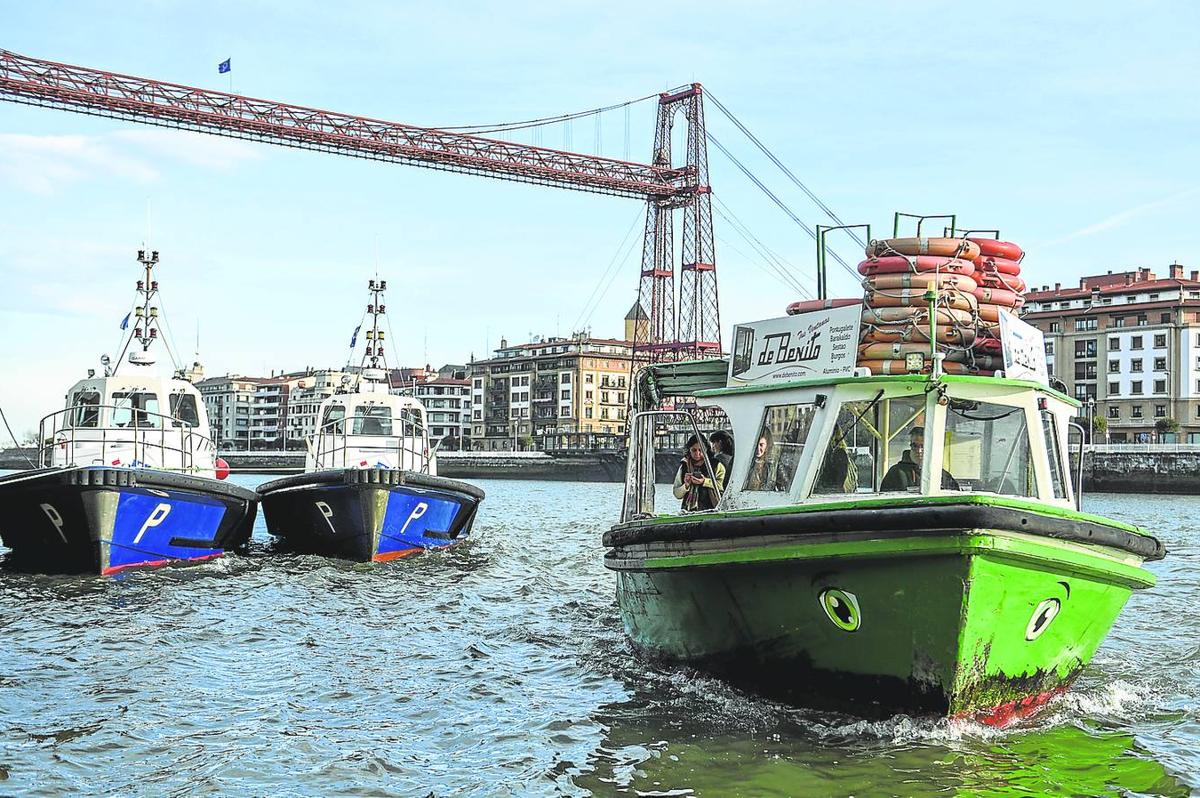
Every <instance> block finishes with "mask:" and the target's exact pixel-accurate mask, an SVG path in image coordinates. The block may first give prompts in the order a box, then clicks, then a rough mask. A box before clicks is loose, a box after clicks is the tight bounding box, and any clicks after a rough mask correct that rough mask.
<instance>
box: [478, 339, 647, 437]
mask: <svg viewBox="0 0 1200 798" xmlns="http://www.w3.org/2000/svg"><path fill="white" fill-rule="evenodd" d="M632 358H633V349H632V344H631V343H630V342H629V341H619V340H616V339H611V338H592V337H590V336H588V335H585V334H576V335H574V336H572V337H570V338H559V337H552V338H545V339H537V340H534V341H532V342H530V343H525V344H516V345H512V346H510V345H509V344H508V342H507V340H504V339H501V341H500V347H499V348H498V349H496V350H495V355H494V356H493V357H491V358H488V359H487V360H477V361H474V362H473V363H472V364H471V377H470V379H471V439H472V445H473V448H475V449H485V450H506V449H507V450H511V449H527V448H535V447H537V446H540V445H541V444H542V441H544V440H545V439H546V438H547V437H548V436H556V435H560V434H566V433H599V434H619V433H622V432H624V430H625V410H626V406H627V404H628V391H629V378H630V364H631V362H632Z"/></svg>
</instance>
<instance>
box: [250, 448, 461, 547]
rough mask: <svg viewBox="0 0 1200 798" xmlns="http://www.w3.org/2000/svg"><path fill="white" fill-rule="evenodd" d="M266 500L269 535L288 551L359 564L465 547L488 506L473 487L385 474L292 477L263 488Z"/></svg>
mask: <svg viewBox="0 0 1200 798" xmlns="http://www.w3.org/2000/svg"><path fill="white" fill-rule="evenodd" d="M258 495H259V501H261V502H262V507H263V516H264V518H265V519H266V522H267V530H268V531H269V532H270V533H271V534H272V535H274V536H276V537H278V538H280V539H281V540H282V541H283V542H284V543H285V544H286V545H287V546H288V548H290V549H293V550H295V551H299V552H304V553H309V554H320V555H323V556H327V557H338V558H341V559H346V560H354V561H357V562H371V561H383V560H390V559H395V558H398V557H404V556H407V555H409V554H415V553H417V552H419V551H423V550H427V549H432V548H445V547H446V546H449V545H452V544H454V543H457V542H459V541H461V540H463V539H465V538H466V537H467V536H468V534H469V533H470V531H471V527H472V526H473V524H474V522H475V516H476V513H477V511H478V508H479V503H480V502H481V501H483V498H484V493H483V491H482V490H480V489H479V488H476V487H475V486H473V485H469V484H467V483H465V482H459V481H457V480H453V479H446V478H444V477H432V476H429V475H427V474H416V473H413V472H409V471H394V470H389V469H379V468H372V469H329V470H325V471H315V472H311V473H307V474H298V475H295V476H289V477H284V478H282V479H277V480H273V481H271V482H267V483H264V484H263V485H260V486H259V488H258ZM406 502H407V504H406ZM410 507H420V508H421V509H419V510H412V511H410ZM431 507H432V508H433V511H432V513H431V514H429V515H426V513H429V512H430V508H431ZM405 513H407V515H405ZM418 513H419V514H418ZM398 514H399V515H398ZM414 521H415V523H414ZM431 522H432V523H431ZM410 527H411V528H410Z"/></svg>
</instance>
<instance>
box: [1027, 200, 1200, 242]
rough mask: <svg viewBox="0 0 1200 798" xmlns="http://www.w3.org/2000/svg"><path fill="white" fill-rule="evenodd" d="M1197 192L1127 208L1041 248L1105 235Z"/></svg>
mask: <svg viewBox="0 0 1200 798" xmlns="http://www.w3.org/2000/svg"><path fill="white" fill-rule="evenodd" d="M1197 192H1200V188H1189V189H1186V190H1184V191H1180V192H1178V193H1176V194H1172V195H1170V196H1169V197H1163V198H1162V199H1159V200H1155V201H1153V202H1147V203H1144V204H1142V205H1135V206H1134V207H1132V208H1126V209H1125V210H1123V211H1120V212H1119V213H1114V214H1113V215H1112V216H1108V217H1106V218H1104V219H1101V220H1100V221H1098V222H1096V223H1095V224H1090V225H1088V226H1087V227H1081V228H1079V229H1078V230H1075V231H1074V232H1071V233H1067V234H1066V235H1064V236H1062V237H1060V238H1056V239H1054V240H1052V241H1047V242H1045V243H1044V244H1042V245H1041V246H1044V247H1049V246H1053V245H1055V244H1063V243H1066V242H1067V241H1074V240H1075V239H1077V238H1087V237H1088V236H1093V235H1096V234H1097V233H1103V232H1104V231H1105V230H1112V229H1113V228H1116V227H1120V226H1121V225H1123V224H1125V223H1126V222H1128V221H1129V220H1131V219H1134V218H1136V217H1138V216H1141V215H1142V214H1143V213H1146V212H1147V211H1152V210H1154V209H1156V208H1161V207H1163V206H1164V205H1170V204H1171V203H1173V202H1176V201H1178V200H1181V199H1184V198H1185V197H1190V196H1191V195H1193V194H1195V193H1197Z"/></svg>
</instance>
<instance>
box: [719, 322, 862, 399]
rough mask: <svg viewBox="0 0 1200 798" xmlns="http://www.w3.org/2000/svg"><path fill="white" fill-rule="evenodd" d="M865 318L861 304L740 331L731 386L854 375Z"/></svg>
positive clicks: (732, 362) (738, 328)
mask: <svg viewBox="0 0 1200 798" xmlns="http://www.w3.org/2000/svg"><path fill="white" fill-rule="evenodd" d="M861 313H862V305H857V304H856V305H848V306H846V307H841V308H831V309H828V310H816V311H813V312H811V313H801V314H799V315H796V316H784V317H783V318H779V319H764V320H763V321H755V322H751V323H750V324H739V325H737V326H735V327H734V328H733V356H732V357H730V358H729V385H730V386H731V387H732V386H738V385H762V384H771V383H779V382H789V381H791V380H803V379H810V378H813V377H849V376H852V375H853V374H854V366H855V361H856V360H857V354H858V324H859V316H860V315H861Z"/></svg>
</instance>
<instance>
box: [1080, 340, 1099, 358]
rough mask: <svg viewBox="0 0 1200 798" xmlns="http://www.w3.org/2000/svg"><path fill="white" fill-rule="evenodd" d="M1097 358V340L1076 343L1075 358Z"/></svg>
mask: <svg viewBox="0 0 1200 798" xmlns="http://www.w3.org/2000/svg"><path fill="white" fill-rule="evenodd" d="M1095 356H1096V339H1095V338H1089V339H1088V340H1086V341H1076V342H1075V357H1095Z"/></svg>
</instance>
